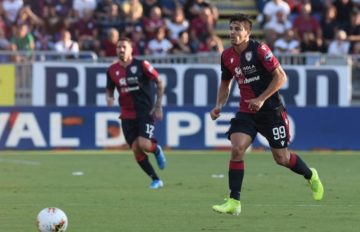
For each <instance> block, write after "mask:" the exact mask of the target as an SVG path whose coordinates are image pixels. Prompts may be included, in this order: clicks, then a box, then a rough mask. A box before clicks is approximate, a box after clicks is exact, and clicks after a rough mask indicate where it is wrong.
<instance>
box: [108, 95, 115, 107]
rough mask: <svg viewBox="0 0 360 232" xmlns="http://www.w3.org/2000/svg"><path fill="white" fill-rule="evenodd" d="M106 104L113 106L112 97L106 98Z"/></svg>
mask: <svg viewBox="0 0 360 232" xmlns="http://www.w3.org/2000/svg"><path fill="white" fill-rule="evenodd" d="M106 104H107V106H113V105H114V98H113V97H108V98H106Z"/></svg>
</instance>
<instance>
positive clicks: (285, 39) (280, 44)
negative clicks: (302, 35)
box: [274, 29, 300, 55]
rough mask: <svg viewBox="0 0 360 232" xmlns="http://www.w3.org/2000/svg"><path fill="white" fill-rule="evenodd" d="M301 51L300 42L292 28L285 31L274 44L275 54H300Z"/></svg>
mask: <svg viewBox="0 0 360 232" xmlns="http://www.w3.org/2000/svg"><path fill="white" fill-rule="evenodd" d="M299 52H300V42H299V40H297V39H296V38H295V33H294V31H293V30H292V29H288V30H286V31H285V33H284V35H283V36H282V37H281V38H279V39H277V40H276V41H275V44H274V53H275V54H277V55H278V54H298V53H299Z"/></svg>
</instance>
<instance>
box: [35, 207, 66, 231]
mask: <svg viewBox="0 0 360 232" xmlns="http://www.w3.org/2000/svg"><path fill="white" fill-rule="evenodd" d="M36 224H37V228H38V230H39V232H65V231H66V228H67V226H68V218H67V216H66V214H65V213H64V211H62V210H61V209H59V208H55V207H49V208H45V209H43V210H41V211H40V212H39V214H38V215H37V217H36Z"/></svg>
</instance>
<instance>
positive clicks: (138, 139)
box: [106, 38, 166, 189]
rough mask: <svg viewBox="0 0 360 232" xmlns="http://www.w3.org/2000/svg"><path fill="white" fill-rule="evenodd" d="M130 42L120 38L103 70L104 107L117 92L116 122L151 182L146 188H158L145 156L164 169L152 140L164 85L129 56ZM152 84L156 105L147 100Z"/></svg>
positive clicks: (152, 71) (151, 70) (146, 64)
mask: <svg viewBox="0 0 360 232" xmlns="http://www.w3.org/2000/svg"><path fill="white" fill-rule="evenodd" d="M132 50H133V49H132V46H131V41H130V39H128V38H121V39H120V40H119V41H118V43H117V47H116V53H117V55H118V58H119V59H118V60H117V61H116V62H114V63H112V64H111V65H110V67H109V68H108V70H107V84H106V97H107V105H108V106H112V105H113V103H114V90H115V88H116V89H117V91H118V93H119V99H118V102H119V105H120V110H121V114H120V119H121V125H122V130H123V133H124V135H125V140H126V142H127V143H128V144H129V146H130V147H131V150H132V151H133V153H134V155H135V159H136V161H137V163H138V164H139V165H140V167H141V168H142V170H143V171H144V172H145V173H146V174H147V175H148V176H149V177H150V178H151V179H152V182H151V185H150V188H152V189H158V188H161V187H163V185H164V183H163V182H162V180H161V179H160V178H159V176H158V175H157V174H156V172H155V170H154V168H153V166H152V165H151V163H150V161H149V159H148V156H147V154H146V153H148V152H149V153H153V154H154V155H155V158H156V161H157V164H158V166H159V168H160V169H164V168H165V166H166V160H165V156H164V153H163V151H162V149H161V146H160V145H159V144H157V142H156V140H155V139H154V138H153V133H154V129H155V126H154V122H155V120H161V119H162V118H163V111H162V106H161V99H162V97H163V93H164V85H163V83H162V81H161V79H160V78H159V74H158V72H157V71H156V70H155V69H154V67H153V66H152V65H151V64H150V63H149V62H148V61H146V60H138V59H135V58H133V56H132ZM152 82H155V84H156V102H155V104H153V102H152V98H151V84H152Z"/></svg>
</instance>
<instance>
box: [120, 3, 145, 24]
mask: <svg viewBox="0 0 360 232" xmlns="http://www.w3.org/2000/svg"><path fill="white" fill-rule="evenodd" d="M121 9H122V11H123V13H124V16H125V18H129V19H136V20H137V19H140V18H141V17H143V12H144V9H143V5H142V4H141V2H140V0H128V1H125V2H124V3H123V4H122V6H121ZM130 21H132V20H130Z"/></svg>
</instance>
